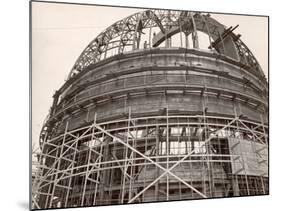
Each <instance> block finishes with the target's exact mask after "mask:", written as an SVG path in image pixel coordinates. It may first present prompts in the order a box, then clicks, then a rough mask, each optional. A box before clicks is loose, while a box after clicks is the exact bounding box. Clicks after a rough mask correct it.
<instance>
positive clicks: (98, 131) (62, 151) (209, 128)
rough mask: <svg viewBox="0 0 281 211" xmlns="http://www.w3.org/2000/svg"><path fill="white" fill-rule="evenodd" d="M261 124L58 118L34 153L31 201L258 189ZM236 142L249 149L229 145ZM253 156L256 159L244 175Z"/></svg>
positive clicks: (119, 199)
mask: <svg viewBox="0 0 281 211" xmlns="http://www.w3.org/2000/svg"><path fill="white" fill-rule="evenodd" d="M167 113H168V109H167ZM266 131H267V126H266V125H263V124H261V123H256V122H251V121H246V120H242V119H240V118H239V117H235V118H233V119H231V118H221V117H213V116H205V115H203V116H198V115H196V116H168V115H166V116H155V117H147V118H131V117H130V112H129V114H128V118H127V119H124V120H118V121H110V122H105V123H100V124H99V123H97V122H94V123H93V124H91V125H89V126H86V127H83V128H79V129H77V130H73V131H68V130H67V125H66V128H65V132H64V133H63V134H61V135H60V136H58V137H56V138H54V139H52V140H49V141H46V142H44V143H43V145H44V148H47V149H48V150H46V152H42V153H41V154H40V159H39V163H40V169H41V171H40V172H39V171H38V172H37V173H38V175H37V176H36V179H35V182H34V183H33V187H32V189H33V202H34V204H35V208H40V206H39V205H38V204H42V201H43V202H44V203H45V207H50V208H51V207H75V206H89V205H101V204H120V203H135V202H142V201H143V202H145V201H163V200H172V199H194V198H209V197H227V196H241V195H253V194H254V195H256V194H266V193H267V191H268V185H267V183H268V181H267V178H266V177H264V176H265V175H267V174H268V173H267V160H266V158H267V155H266V154H263V153H262V152H263V151H264V150H266V149H267V148H268V145H267V134H266ZM245 137H247V138H245ZM249 137H251V139H250V138H249ZM232 140H235V141H236V142H237V143H233V142H232ZM243 142H248V143H249V144H251V145H253V146H254V148H253V149H255V151H254V150H253V151H252V152H251V151H248V153H252V154H250V155H245V154H243V153H241V151H240V150H237V151H235V150H234V149H235V148H238V147H241V144H242V143H243ZM231 144H232V145H231ZM46 146H48V147H46ZM234 152H235V153H234ZM253 157H255V159H257V160H256V161H252V160H251V161H247V160H245V159H252V158H253ZM49 158H51V159H49ZM44 160H45V161H46V160H50V163H49V164H47V165H46V164H44ZM255 163H257V164H258V165H264V167H263V168H259V169H256V170H257V171H258V172H256V173H255V176H249V175H248V174H249V172H250V171H251V170H253V169H251V167H254V166H255ZM39 196H40V197H39Z"/></svg>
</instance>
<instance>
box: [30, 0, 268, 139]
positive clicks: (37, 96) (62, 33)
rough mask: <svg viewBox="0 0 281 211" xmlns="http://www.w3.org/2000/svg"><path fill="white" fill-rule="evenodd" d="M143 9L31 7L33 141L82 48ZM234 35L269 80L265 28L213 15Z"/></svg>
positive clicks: (250, 20) (260, 22)
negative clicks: (233, 28)
mask: <svg viewBox="0 0 281 211" xmlns="http://www.w3.org/2000/svg"><path fill="white" fill-rule="evenodd" d="M140 11H142V10H141V9H128V8H116V7H98V6H85V5H71V4H53V3H40V2H33V3H32V140H33V142H38V138H39V133H40V130H41V127H42V124H43V121H44V119H45V117H46V116H47V114H48V112H49V108H50V106H51V104H52V100H53V99H52V96H53V94H54V92H55V90H58V89H59V88H60V87H61V86H62V84H63V83H64V81H65V79H66V78H67V75H68V74H69V72H70V70H71V68H72V66H73V65H74V63H75V61H76V59H77V58H78V56H79V55H80V54H81V53H82V51H83V50H84V48H85V47H86V46H87V45H88V44H89V42H90V41H92V40H93V39H94V38H95V37H96V36H97V35H98V34H99V33H100V32H101V31H103V30H104V29H105V28H107V27H108V26H110V25H112V24H113V23H114V22H116V21H118V20H120V19H123V18H125V17H127V16H129V15H132V14H133V13H136V12H140ZM211 16H212V17H213V18H215V19H216V20H218V21H219V22H220V23H222V24H224V25H226V26H236V25H237V24H239V27H238V28H237V29H236V30H235V33H239V34H241V35H242V37H241V39H242V40H243V42H244V43H245V44H246V45H247V46H248V48H249V49H250V50H251V51H252V53H253V54H254V55H255V57H256V58H257V60H258V61H259V63H260V65H261V67H262V69H263V70H264V72H265V75H266V77H267V74H268V73H267V72H268V69H267V67H268V25H267V24H268V22H267V18H264V17H253V16H240V15H239V16H238V15H235V16H233V15H221V14H212V15H211Z"/></svg>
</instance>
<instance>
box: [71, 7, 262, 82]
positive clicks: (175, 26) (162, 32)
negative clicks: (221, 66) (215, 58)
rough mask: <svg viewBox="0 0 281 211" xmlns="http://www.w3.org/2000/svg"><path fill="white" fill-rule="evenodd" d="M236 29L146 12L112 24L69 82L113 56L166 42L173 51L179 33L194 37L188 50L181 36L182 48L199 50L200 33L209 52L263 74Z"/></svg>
mask: <svg viewBox="0 0 281 211" xmlns="http://www.w3.org/2000/svg"><path fill="white" fill-rule="evenodd" d="M236 27H237V26H236ZM236 27H234V28H233V27H229V28H226V27H225V26H224V25H222V24H221V23H219V22H217V21H216V20H215V19H213V18H211V17H210V15H209V14H201V13H199V12H187V11H174V10H147V11H144V12H140V13H136V14H134V15H131V16H129V17H127V18H124V19H122V20H120V21H117V22H116V23H114V24H112V25H111V26H109V27H108V28H107V29H106V30H104V31H103V32H101V33H100V34H99V35H98V36H97V37H96V38H95V39H94V40H93V41H91V42H90V43H89V44H88V46H87V47H86V49H85V50H84V51H83V52H82V54H81V55H80V56H79V58H78V59H77V61H76V62H75V64H74V66H73V68H72V70H71V72H70V74H69V78H71V77H73V76H75V75H76V74H78V73H79V72H81V71H83V70H84V69H85V68H87V67H89V66H90V65H91V64H95V63H96V62H98V61H101V60H103V59H104V58H108V57H110V56H112V55H116V54H120V53H125V52H126V51H132V50H137V49H141V48H153V47H157V46H159V45H160V44H161V43H163V42H164V41H165V42H166V46H169V47H171V43H170V42H169V39H170V38H171V37H172V36H173V35H175V34H177V33H183V34H184V35H185V37H187V36H188V35H189V34H191V35H192V36H191V39H192V45H190V44H189V43H188V42H185V46H183V43H184V42H183V37H182V36H181V41H180V46H181V47H184V48H190V47H193V48H199V45H200V43H199V40H198V35H197V32H198V31H201V32H203V33H205V34H207V35H208V36H209V41H210V46H209V48H210V49H214V50H216V51H217V52H219V53H220V54H223V55H226V56H229V57H230V58H232V59H234V60H237V61H239V62H241V63H243V64H244V65H245V66H246V67H248V68H251V69H255V70H256V71H258V72H259V73H261V74H263V72H262V70H261V68H260V66H259V64H258V62H257V60H256V59H255V57H254V55H253V54H252V53H251V51H250V50H249V49H248V48H247V46H246V45H245V44H244V43H243V42H242V40H241V39H240V35H236V34H234V33H233V30H234V29H235V28H236ZM145 35H146V36H145ZM144 37H145V38H144ZM144 39H145V40H144ZM185 39H186V38H185ZM140 43H143V45H140Z"/></svg>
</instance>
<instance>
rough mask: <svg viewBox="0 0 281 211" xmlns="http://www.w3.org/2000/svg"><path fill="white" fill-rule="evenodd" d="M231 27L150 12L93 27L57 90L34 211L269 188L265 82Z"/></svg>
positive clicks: (194, 15)
mask: <svg viewBox="0 0 281 211" xmlns="http://www.w3.org/2000/svg"><path fill="white" fill-rule="evenodd" d="M235 28H236V27H228V28H227V27H225V26H224V25H222V24H221V23H219V22H217V21H216V20H215V19H213V18H212V17H211V16H210V15H209V14H202V13H198V12H187V11H171V10H147V11H144V12H140V13H137V14H134V15H132V16H129V17H127V18H125V19H123V20H120V21H118V22H116V23H114V24H113V25H111V26H109V27H108V28H107V29H106V30H105V31H103V32H102V33H101V34H99V35H98V36H97V37H96V38H95V39H94V40H93V41H92V42H91V43H90V44H89V45H88V46H87V48H86V49H85V50H84V51H83V52H82V54H81V55H80V57H79V58H78V60H77V61H76V63H75V65H74V67H73V69H72V70H71V72H70V74H69V78H68V80H67V81H66V82H65V84H63V86H62V87H61V88H60V89H59V90H58V91H57V92H56V94H55V95H54V102H53V106H52V107H51V110H50V114H49V116H48V118H47V120H46V122H45V124H44V127H43V129H42V132H41V137H40V147H41V150H42V153H41V155H40V156H39V162H40V170H39V171H38V172H37V176H36V177H35V180H34V183H33V205H34V207H35V208H52V207H76V206H93V205H104V204H123V203H139V202H151V201H164V200H165V201H166V200H180V199H197V198H212V197H230V196H245V195H261V194H268V155H267V154H268V125H267V124H268V83H267V81H266V79H265V76H264V74H263V71H262V70H261V68H260V65H259V64H258V62H257V60H256V59H255V57H254V56H253V54H252V53H251V52H250V50H249V49H248V48H247V46H246V45H245V44H244V43H243V42H242V40H241V39H240V35H236V34H235V33H234V30H235ZM202 34H204V35H205V36H206V37H207V40H208V46H209V48H208V49H202V48H200V46H201V44H202V45H203V44H205V45H206V43H204V40H203V41H201V40H200V36H201V35H202Z"/></svg>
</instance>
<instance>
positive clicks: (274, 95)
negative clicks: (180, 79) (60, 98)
mask: <svg viewBox="0 0 281 211" xmlns="http://www.w3.org/2000/svg"><path fill="white" fill-rule="evenodd" d="M67 1H68V2H76V1H72V0H67ZM77 1H79V3H94V4H109V5H110V4H113V5H120V6H136V7H137V6H142V7H155V8H159V7H161V8H167V9H187V10H200V11H213V12H226V13H229V12H230V13H246V14H260V15H269V16H270V29H271V30H270V41H271V43H270V44H271V45H270V120H271V121H270V150H271V151H270V196H262V197H261V196H259V197H243V198H230V199H212V200H198V201H181V202H168V203H151V204H141V205H125V206H105V207H96V208H94V209H96V210H100V211H102V210H117V211H118V210H120V211H121V210H122V211H124V210H125V211H126V210H132V209H134V210H136V211H138V210H144V209H149V210H150V209H154V210H162V211H163V210H194V211H197V210H208V211H211V210H216V211H219V210H228V211H232V210H233V211H234V210H235V211H237V210H269V209H272V208H280V207H281V206H280V190H281V186H280V175H281V174H280V173H281V172H280V171H281V170H280V169H281V168H280V162H279V160H280V157H279V154H280V153H279V151H280V149H281V141H280V138H279V137H278V130H280V129H279V128H278V126H279V125H280V123H279V122H280V121H279V119H280V118H279V117H280V91H279V90H280V88H281V87H280V78H281V74H280V73H281V70H280V66H279V64H278V63H279V60H280V58H279V51H280V49H281V48H280V47H279V46H280V34H281V33H280V20H281V17H280V11H279V9H280V7H278V1H275V2H276V3H275V4H274V3H273V2H274V1H265V0H255V1H246V0H235V1H229V0H192V1H191V0H158V1H156V0H155V1H152V0H142V1H137V0H107V1H106V2H105V1H104V0H92V1H90V0H77ZM28 7H29V6H28V1H5V2H4V1H3V2H1V12H0V15H1V19H0V20H1V50H0V52H1V57H0V58H1V67H0V68H1V71H0V73H1V75H0V78H1V83H0V86H1V87H0V90H1V101H0V102H1V103H0V111H1V119H0V123H1V127H0V128H1V130H0V133H1V136H0V137H1V138H0V141H1V145H0V146H1V147H0V150H1V151H0V156H1V157H0V161H1V163H0V164H1V166H0V167H1V174H0V177H1V178H0V181H1V183H0V184H1V185H0V191H1V195H0V199H1V203H0V209H1V210H13V211H17V210H27V209H28V192H29V190H28V186H29V183H28V181H29V175H28V171H29V166H28V161H29V159H28V151H29V150H28V148H29V146H28V145H29V141H28V139H29V107H28V106H29V91H28V90H29V75H28V74H29V70H28V66H29V29H28V25H29V8H28ZM3 117H4V118H3ZM89 209H93V208H83V209H66V210H69V211H71V210H75V211H79V210H89Z"/></svg>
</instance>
